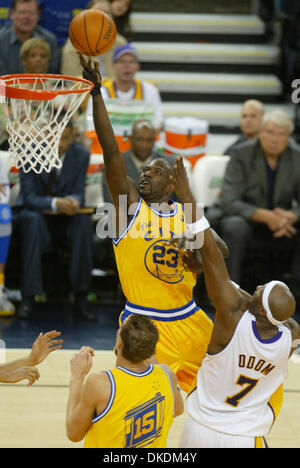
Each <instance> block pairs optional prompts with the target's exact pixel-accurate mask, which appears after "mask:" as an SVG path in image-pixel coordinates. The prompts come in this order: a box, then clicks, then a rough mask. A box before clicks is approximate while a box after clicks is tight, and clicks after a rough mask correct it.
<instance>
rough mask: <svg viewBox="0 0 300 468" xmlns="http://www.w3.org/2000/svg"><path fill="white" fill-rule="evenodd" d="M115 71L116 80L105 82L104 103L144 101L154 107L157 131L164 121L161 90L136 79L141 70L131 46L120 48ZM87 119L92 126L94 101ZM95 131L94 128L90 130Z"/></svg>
mask: <svg viewBox="0 0 300 468" xmlns="http://www.w3.org/2000/svg"><path fill="white" fill-rule="evenodd" d="M113 69H114V72H115V76H116V78H114V79H110V80H106V81H104V82H103V85H102V87H101V92H102V96H103V99H104V101H105V100H107V99H122V100H124V101H131V100H134V99H136V100H143V101H145V102H148V103H151V104H152V105H153V107H154V125H155V128H156V129H157V130H159V129H160V128H161V125H162V121H163V114H162V105H161V98H160V94H159V90H158V89H157V88H156V86H154V85H153V84H151V83H148V82H147V81H141V80H137V79H135V75H136V73H137V72H138V71H139V69H140V65H139V59H138V54H137V51H136V49H135V48H134V47H132V46H131V45H130V44H125V45H123V46H120V47H118V48H117V49H115V51H114V55H113ZM86 115H87V119H88V120H89V121H90V122H91V125H92V99H91V98H90V99H89V101H88V104H87V110H86ZM89 130H94V128H92V127H91V128H89Z"/></svg>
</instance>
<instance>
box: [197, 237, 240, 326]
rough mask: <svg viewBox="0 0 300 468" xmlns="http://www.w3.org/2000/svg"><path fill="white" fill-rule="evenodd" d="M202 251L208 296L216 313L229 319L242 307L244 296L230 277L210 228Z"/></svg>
mask: <svg viewBox="0 0 300 468" xmlns="http://www.w3.org/2000/svg"><path fill="white" fill-rule="evenodd" d="M200 251H201V256H202V265H203V272H204V276H205V284H206V289H207V293H208V296H209V298H210V300H211V301H212V302H213V304H214V306H215V309H216V313H218V314H222V315H223V314H224V316H225V317H227V318H228V313H230V312H235V311H236V310H237V309H239V308H240V307H241V301H242V295H241V294H240V292H239V290H238V288H236V287H235V286H234V285H233V283H232V281H231V279H230V277H229V274H228V271H227V268H226V264H225V261H224V257H223V255H222V254H221V252H220V250H219V248H218V246H217V243H216V240H215V238H214V235H213V233H212V231H211V229H210V228H209V229H206V230H205V231H204V242H203V246H202V247H201V249H200Z"/></svg>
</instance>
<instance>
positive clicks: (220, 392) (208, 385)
mask: <svg viewBox="0 0 300 468" xmlns="http://www.w3.org/2000/svg"><path fill="white" fill-rule="evenodd" d="M291 345H292V337H291V332H290V330H289V329H288V328H287V327H285V326H284V325H279V327H278V332H277V334H276V335H275V336H274V337H273V338H272V339H269V340H262V339H261V338H260V336H259V334H258V331H257V328H256V320H255V317H254V316H253V315H252V314H250V312H248V311H246V312H245V313H244V314H243V316H242V318H241V319H240V321H239V323H238V325H237V328H236V330H235V332H234V335H233V337H232V339H231V341H230V342H229V343H228V345H227V346H226V348H225V349H223V350H222V351H221V352H220V353H218V354H214V355H209V354H206V356H205V358H204V359H203V361H202V364H201V367H200V369H199V371H198V376H197V388H196V389H195V390H194V391H193V392H192V393H191V394H190V395H189V396H188V398H187V406H186V409H187V412H188V413H189V415H190V416H191V417H192V418H193V419H195V420H196V421H198V422H199V423H200V424H202V425H203V426H206V427H208V428H210V429H213V430H215V431H219V432H223V433H225V434H230V435H238V436H254V437H258V436H264V435H266V434H267V433H268V432H269V430H270V428H271V426H272V424H273V422H274V412H273V410H272V407H271V406H270V404H269V400H270V397H271V395H272V394H273V393H274V392H275V390H277V388H278V387H279V386H280V385H281V384H282V383H283V381H284V379H285V377H286V376H287V372H288V358H289V354H290V351H291Z"/></svg>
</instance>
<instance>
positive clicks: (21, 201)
mask: <svg viewBox="0 0 300 468" xmlns="http://www.w3.org/2000/svg"><path fill="white" fill-rule="evenodd" d="M5 3H6V2H4V1H2V2H1V5H2V24H1V26H0V41H1V49H0V74H1V75H5V74H13V73H24V72H27V73H58V74H59V73H61V74H65V75H71V76H81V74H82V71H81V66H80V63H79V59H78V56H77V54H76V50H75V49H74V47H73V45H72V43H71V41H70V39H69V38H68V27H69V24H70V21H71V19H72V17H73V16H74V15H75V14H76V13H77V12H78V11H80V10H82V9H85V8H96V9H99V10H101V11H103V12H105V13H107V14H109V15H111V16H112V17H113V18H114V20H115V22H116V25H117V30H118V34H117V39H116V42H115V44H114V46H113V47H112V49H110V50H109V51H108V52H106V53H105V54H103V56H100V57H98V58H94V59H97V60H99V63H100V71H101V75H102V77H103V86H102V95H103V98H104V100H108V99H116V98H120V99H122V100H127V101H131V100H143V101H145V102H149V103H151V104H152V105H153V107H154V116H153V121H152V122H149V121H148V120H145V119H144V120H138V121H137V122H136V123H135V124H134V126H133V129H132V134H131V135H130V136H129V141H130V149H129V150H128V151H127V152H126V153H125V154H124V158H125V161H126V167H127V170H128V174H130V175H131V177H132V179H133V180H134V181H135V182H136V183H137V181H138V177H139V174H140V173H141V171H142V169H143V167H144V166H145V165H146V164H147V163H148V162H149V160H151V159H153V158H154V157H156V155H157V153H156V149H155V140H156V134H157V132H159V131H160V129H161V128H162V124H163V113H162V103H161V97H160V93H159V90H158V88H157V87H156V86H155V85H153V84H152V83H149V82H145V81H141V80H138V79H136V74H137V72H138V71H139V69H140V63H139V57H138V54H137V51H136V50H135V49H134V48H133V47H132V46H131V45H130V40H131V38H132V31H131V28H130V11H131V1H130V0H110V1H108V0H98V1H97V0H90V1H87V0H64V1H63V2H62V1H60V2H58V1H55V0H12V2H11V1H7V5H4V4H5ZM262 4H263V6H264V7H265V8H267V7H268V5H267V2H265V4H264V2H262ZM5 8H7V15H5V13H3V12H5V11H6V10H5ZM298 10H299V9H298ZM265 11H266V10H262V13H261V14H262V15H263V14H265ZM299 14H300V10H299V11H298V16H297V15H296V18H299ZM293 25H294V17H293ZM289 44H290V42H289V41H288V40H287V38H286V37H285V45H286V46H287V47H289ZM295 44H297V42H296V43H294V52H295V56H294V58H295V59H294V61H293V63H292V64H290V67H291V68H293V67H294V68H295V67H296V66H297V53H298V51H299V50H300V45H299V44H300V41H299V43H298V45H299V48H297V47H298V46H297V45H296V46H295ZM287 56H288V57H290V55H289V54H288V55H287ZM290 76H292V75H289V77H287V78H286V79H287V80H289V79H290ZM80 112H82V113H84V115H85V117H86V118H87V122H88V121H89V119H88V117H89V115H91V112H92V110H91V101H90V99H87V100H86V102H85V103H84V105H83V106H82V107H81V109H80ZM90 122H92V119H90ZM240 123H241V134H240V136H239V138H238V139H237V141H235V142H234V144H232V145H231V146H230V147H229V148H224V154H226V155H229V156H230V161H229V163H228V165H227V167H226V171H225V174H224V181H223V186H222V190H221V194H220V197H219V199H218V200H217V202H216V203H215V204H214V205H213V206H211V207H209V209H208V210H207V214H206V216H207V218H208V219H209V220H210V222H211V225H212V226H213V227H214V229H215V230H216V231H217V232H218V234H220V235H221V237H222V238H223V239H224V240H225V242H226V243H227V245H228V247H229V251H230V256H229V258H228V259H227V265H228V269H229V273H230V275H231V277H232V279H233V280H234V281H235V282H237V283H241V284H243V279H244V276H243V275H244V274H245V271H244V269H243V268H244V267H245V263H247V264H248V263H249V262H247V259H248V258H249V256H252V257H251V258H252V259H254V260H255V262H256V263H255V265H256V266H257V268H256V278H255V283H256V284H257V281H259V282H267V281H269V279H272V278H274V277H276V279H282V278H285V281H286V275H287V277H288V281H289V283H290V286H291V289H292V291H293V292H294V294H295V296H296V297H297V298H298V297H299V299H300V267H299V265H300V262H299V259H298V257H299V255H300V248H299V247H300V245H299V216H300V208H299V206H300V148H299V147H298V146H297V143H296V142H295V140H294V139H293V132H294V128H293V122H292V121H291V119H290V118H289V116H288V115H286V114H285V113H284V112H282V111H274V112H271V113H269V112H265V107H264V104H263V103H262V102H259V101H257V100H255V99H252V98H251V96H249V99H248V100H247V101H246V102H245V103H244V104H243V105H242V106H241V121H240ZM87 130H89V131H91V130H93V127H92V124H91V126H90V127H89V128H87ZM76 136H77V134H76V129H75V128H74V126H73V125H72V122H70V125H68V126H67V127H66V129H65V132H64V133H63V136H62V138H61V142H60V147H59V152H60V156H61V157H62V160H63V165H62V169H61V170H60V171H52V172H51V173H50V174H41V175H37V174H35V173H32V172H31V173H24V172H23V171H22V170H21V171H20V193H19V196H18V198H17V201H16V203H15V204H14V206H13V215H14V216H13V220H12V221H10V223H11V224H12V225H13V228H14V229H15V230H16V231H18V232H19V233H20V239H21V252H22V281H21V291H22V297H23V301H22V304H21V306H20V309H19V310H18V316H19V317H20V318H23V319H26V318H28V317H29V316H30V315H31V314H32V311H33V309H34V297H35V296H36V295H41V294H42V293H43V292H44V285H43V281H42V255H43V253H45V252H49V251H50V250H51V248H53V245H60V246H63V247H64V248H66V249H67V250H70V252H71V260H70V284H71V288H72V290H73V292H74V293H75V295H76V304H77V305H78V307H79V311H78V312H79V314H80V315H81V316H82V317H83V318H85V319H87V320H95V317H94V316H93V315H92V314H91V313H90V312H89V311H88V303H87V294H88V292H89V287H90V283H91V272H92V267H93V248H94V247H93V242H94V240H93V234H92V232H93V225H92V220H91V218H90V217H89V216H88V215H87V214H84V213H82V212H81V209H82V208H83V207H84V194H85V175H86V172H87V167H88V164H89V155H90V153H89V150H90V148H87V147H86V145H85V140H84V139H82V141H81V140H79V141H78V140H77V138H76ZM0 142H1V146H0V149H1V150H7V149H8V142H7V135H6V134H5V130H3V132H2V135H1V140H0ZM165 157H167V156H165ZM167 158H168V159H170V160H171V161H174V159H173V158H172V156H170V157H167ZM0 182H1V185H0V192H1V189H2V188H3V187H5V184H7V181H6V179H5V176H4V175H3V176H2V180H0ZM3 190H4V189H3ZM103 194H104V197H103V198H104V201H109V199H110V197H109V194H108V190H107V187H106V185H105V183H103ZM6 204H7V205H8V202H7V201H6ZM58 212H59V213H63V214H64V215H65V216H56V215H57V213H58ZM49 213H50V214H49ZM0 215H1V213H0ZM3 226H4V223H2V221H1V216H0V243H1V242H2V238H3V237H5V236H2V235H1V228H2V227H3ZM103 245H104V244H103ZM103 248H104V249H105V247H103ZM1 249H2V250H3V251H2V252H1V255H2V258H0V316H1V315H4V316H5V315H12V314H14V313H15V310H14V307H13V306H12V305H11V304H10V303H9V301H7V298H5V290H4V288H3V285H4V282H5V276H4V271H5V263H6V260H7V255H8V250H9V242H7V241H6V243H4V242H3V248H2V247H1V248H0V250H1ZM107 252H108V250H107ZM283 259H284V261H283ZM1 262H2V264H1ZM1 265H2V266H1ZM270 265H271V266H272V268H271V266H270ZM250 292H252V291H250ZM1 301H2V302H1Z"/></svg>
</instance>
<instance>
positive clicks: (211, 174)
mask: <svg viewBox="0 0 300 468" xmlns="http://www.w3.org/2000/svg"><path fill="white" fill-rule="evenodd" d="M229 159H230V156H224V155H206V156H204V157H203V158H200V159H199V160H198V161H197V162H196V164H195V166H194V169H193V172H192V183H191V188H192V192H193V195H194V197H195V199H196V201H197V202H201V203H203V204H204V207H205V208H207V207H209V206H211V205H212V204H213V203H214V202H215V201H216V199H217V197H218V195H219V193H220V190H221V185H222V180H223V175H224V172H225V168H226V165H227V163H228V161H229Z"/></svg>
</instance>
